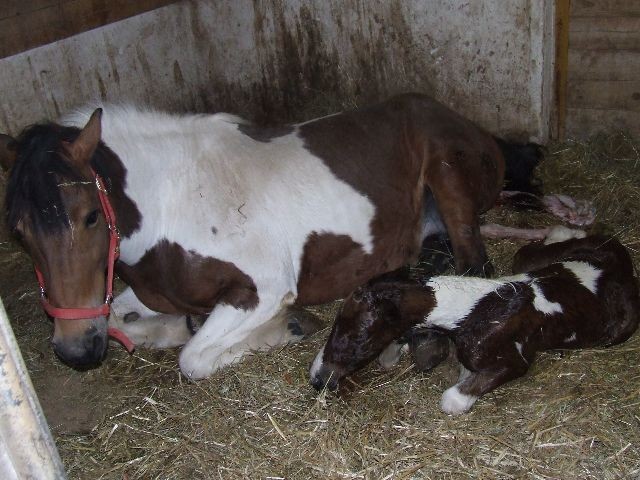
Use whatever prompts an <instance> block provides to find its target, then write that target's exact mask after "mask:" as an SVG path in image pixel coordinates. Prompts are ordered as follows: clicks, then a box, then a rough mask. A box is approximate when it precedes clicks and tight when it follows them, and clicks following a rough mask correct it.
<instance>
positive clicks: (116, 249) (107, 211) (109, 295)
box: [34, 169, 134, 353]
mask: <svg viewBox="0 0 640 480" xmlns="http://www.w3.org/2000/svg"><path fill="white" fill-rule="evenodd" d="M91 173H92V174H93V175H94V178H95V185H96V188H97V189H98V198H99V199H100V205H101V206H102V213H103V215H104V218H105V220H106V222H107V227H109V254H108V258H107V282H106V284H107V287H106V289H107V292H106V294H105V298H104V303H103V304H102V305H100V306H98V307H92V308H61V307H54V306H53V305H51V303H50V302H49V300H48V298H47V290H46V288H45V285H44V277H43V275H42V272H40V270H39V269H38V267H37V266H35V265H34V268H35V271H36V277H37V278H38V283H39V284H40V303H41V304H42V308H44V310H45V311H46V312H47V313H48V314H49V315H51V316H52V317H53V318H61V319H63V320H82V319H87V318H93V317H99V316H108V315H109V311H110V307H111V302H112V301H113V272H114V268H115V263H116V260H117V259H118V256H119V255H120V232H119V231H118V227H117V226H116V214H115V211H114V210H113V207H112V206H111V202H110V201H109V196H108V192H107V189H106V188H105V187H104V181H103V180H102V178H101V177H100V175H98V174H97V173H96V172H94V171H93V169H92V170H91ZM107 334H108V335H109V336H110V337H113V338H114V339H116V340H118V341H119V342H120V343H121V344H122V346H123V347H124V348H125V349H126V350H127V351H128V352H129V353H131V352H132V351H133V349H134V345H133V342H131V340H129V339H128V338H127V336H126V335H125V334H124V333H123V332H122V331H120V330H118V329H116V328H108V329H107Z"/></svg>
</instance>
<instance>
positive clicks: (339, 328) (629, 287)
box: [310, 236, 640, 415]
mask: <svg viewBox="0 0 640 480" xmlns="http://www.w3.org/2000/svg"><path fill="white" fill-rule="evenodd" d="M513 271H514V275H513V276H509V277H502V278H498V279H494V280H491V279H483V278H473V277H456V276H439V277H433V278H431V279H430V280H428V281H427V282H426V283H424V284H423V283H419V282H417V281H410V280H389V279H388V277H387V278H380V279H378V280H372V281H371V282H369V283H368V284H367V285H366V286H365V287H362V288H359V289H358V290H356V291H355V292H354V293H353V294H352V295H351V296H350V297H349V298H348V299H347V300H346V301H345V304H344V306H343V307H342V310H341V312H340V313H339V315H338V318H337V319H336V322H335V325H334V327H333V330H332V331H331V334H330V336H329V339H328V340H327V343H326V345H325V347H324V348H323V349H322V350H321V351H320V352H319V353H318V355H317V357H316V359H315V361H314V362H313V365H312V366H311V372H310V374H311V384H312V385H313V386H314V387H315V388H317V389H321V388H323V387H325V386H326V387H328V388H330V389H335V388H336V387H337V386H338V381H339V380H340V379H341V378H342V377H344V376H346V375H349V374H350V373H352V372H354V371H356V370H357V369H359V368H361V367H363V366H364V365H366V364H367V363H368V362H369V361H371V360H372V359H373V358H374V357H376V356H377V355H380V357H379V358H380V363H381V364H382V365H383V366H390V365H392V364H393V363H395V361H397V360H398V358H399V356H400V350H401V348H402V343H401V341H400V340H399V339H401V338H402V337H403V336H406V334H407V332H409V333H408V336H409V337H410V339H411V347H412V352H413V355H414V360H415V363H416V367H417V368H419V369H422V370H428V369H430V368H433V367H434V366H436V365H437V364H438V363H440V362H441V361H442V360H444V359H445V358H446V357H447V355H448V348H449V340H448V339H451V340H452V341H453V343H454V345H455V348H456V354H457V358H458V360H459V361H460V364H461V365H460V378H459V379H458V383H456V384H455V385H454V386H452V387H451V388H449V389H448V390H446V391H445V392H444V395H443V396H442V401H441V407H442V410H443V411H444V412H446V413H449V414H454V415H455V414H460V413H464V412H466V411H468V410H469V409H470V408H471V407H472V405H473V404H474V403H475V401H476V400H477V399H478V398H479V397H481V396H482V395H484V394H485V393H487V392H490V391H491V390H493V389H495V388H497V387H498V386H500V385H502V384H504V383H506V382H508V381H510V380H513V379H515V378H518V377H521V376H522V375H524V374H525V373H526V372H527V370H528V369H529V367H530V366H531V364H532V362H533V360H534V358H535V355H536V352H538V351H542V350H548V349H560V348H562V349H565V348H586V347H596V346H609V345H614V344H617V343H620V342H623V341H625V340H626V339H627V338H629V337H630V336H631V334H632V333H633V332H634V331H635V330H636V328H637V327H638V320H639V316H638V314H639V311H640V299H639V296H638V283H637V280H636V278H635V277H634V273H633V264H632V262H631V258H630V256H629V254H628V252H627V250H626V249H625V248H624V247H623V246H622V245H621V244H620V242H618V241H617V240H616V239H613V238H610V237H604V236H590V237H586V238H581V239H578V238H571V239H569V240H566V241H560V242H556V243H548V242H547V244H544V243H536V244H530V245H527V246H525V247H523V248H521V249H520V250H519V251H518V253H517V254H516V257H515V260H514V265H513ZM525 272H526V273H525ZM447 337H448V338H447ZM385 347H386V350H384V351H383V349H385ZM381 352H382V354H381Z"/></svg>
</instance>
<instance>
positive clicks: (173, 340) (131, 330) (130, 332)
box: [109, 287, 193, 348]
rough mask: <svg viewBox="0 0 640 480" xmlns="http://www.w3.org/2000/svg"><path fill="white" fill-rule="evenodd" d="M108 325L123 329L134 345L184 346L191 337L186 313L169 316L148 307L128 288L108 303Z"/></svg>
mask: <svg viewBox="0 0 640 480" xmlns="http://www.w3.org/2000/svg"><path fill="white" fill-rule="evenodd" d="M109 327H111V328H117V329H118V330H120V331H122V332H123V333H124V334H125V335H126V336H127V337H128V338H129V340H131V341H132V342H133V344H134V345H136V346H145V347H149V348H170V347H177V346H180V345H184V344H185V343H187V342H188V341H189V340H190V339H191V337H192V336H193V332H192V331H191V329H190V328H189V324H188V322H187V318H186V317H185V315H169V314H164V313H158V312H154V311H153V310H150V309H149V308H147V307H146V306H145V305H144V304H143V303H142V302H141V301H140V300H139V299H138V297H136V295H135V293H134V292H133V290H132V289H131V287H127V289H126V290H124V291H123V292H122V293H121V294H120V295H118V296H117V297H116V298H115V299H114V300H113V303H112V304H111V314H110V315H109Z"/></svg>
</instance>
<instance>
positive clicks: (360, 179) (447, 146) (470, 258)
mask: <svg viewBox="0 0 640 480" xmlns="http://www.w3.org/2000/svg"><path fill="white" fill-rule="evenodd" d="M299 133H300V136H301V137H302V138H303V140H304V142H305V146H306V148H307V149H308V150H309V151H310V152H311V153H313V154H314V155H316V156H317V157H319V158H321V159H322V160H323V161H324V162H325V164H326V165H327V166H328V167H329V168H330V169H331V171H332V172H333V173H334V175H336V177H338V178H339V179H340V180H342V181H344V182H346V183H347V184H349V185H351V186H352V187H353V188H354V189H356V190H357V191H359V192H361V193H362V194H363V195H366V196H367V198H369V199H370V200H371V202H372V203H373V204H374V205H375V208H376V215H375V217H374V220H373V222H372V224H371V230H372V234H373V238H374V246H375V249H374V252H373V254H372V255H371V258H370V259H369V261H368V262H366V263H364V264H363V266H365V265H366V266H367V268H368V269H369V270H368V273H367V274H366V275H365V278H367V279H368V278H372V277H374V276H375V275H377V274H379V273H382V272H383V271H391V270H395V269H397V268H399V267H401V266H402V265H404V264H406V263H409V262H412V261H415V260H416V259H417V255H418V253H419V251H420V244H421V241H422V238H421V234H422V227H423V216H424V204H425V193H426V192H427V191H428V190H431V192H432V193H433V195H434V197H435V199H436V202H437V206H438V209H439V211H440V213H441V215H442V217H443V220H444V223H445V225H446V227H447V231H448V233H449V236H450V238H451V242H452V244H453V249H454V254H455V257H456V270H457V271H458V273H465V272H467V271H471V272H472V273H482V272H483V271H485V263H486V253H485V250H484V245H483V242H482V239H481V237H480V233H479V219H478V215H479V214H480V213H482V212H484V211H486V210H488V209H489V208H491V207H492V206H493V204H494V203H495V200H496V198H497V196H498V193H499V192H500V190H501V188H502V183H503V178H504V171H505V165H504V158H503V156H502V153H501V151H500V148H499V147H498V145H497V144H496V142H495V140H494V139H493V137H492V136H491V135H489V134H488V133H487V132H485V131H484V130H482V129H481V128H479V127H477V126H476V125H474V124H473V123H472V122H471V121H469V120H467V119H465V118H464V117H461V116H460V115H458V114H456V113H455V112H453V111H452V110H450V109H448V108H447V107H445V106H444V105H442V104H440V103H438V102H437V101H435V100H433V99H431V98H429V97H426V96H423V95H418V94H407V95H401V96H397V97H394V98H392V99H391V100H389V101H387V102H384V103H381V104H378V105H374V106H372V107H369V108H365V109H361V110H357V111H353V112H346V113H342V114H339V115H334V116H330V117H325V118H321V119H318V120H316V121H313V122H309V123H306V124H303V125H301V126H300V127H299ZM363 165H366V166H367V168H362V166H363ZM390 191H392V192H394V194H393V195H389V192H390ZM310 241H314V242H315V243H317V245H314V250H316V251H318V252H319V253H320V254H321V255H324V256H327V255H328V252H329V251H330V249H331V247H332V245H331V242H330V243H328V244H327V246H326V247H325V249H326V251H325V252H322V251H320V249H321V245H320V243H319V242H318V241H317V239H314V238H313V237H312V238H310ZM305 257H306V256H305ZM380 258H383V259H385V261H386V263H387V265H386V267H385V268H386V270H385V269H382V268H380V262H379V261H378V260H377V259H380ZM485 273H489V272H488V271H487V272H485ZM298 286H299V289H304V288H305V285H304V284H303V283H301V282H299V285H298Z"/></svg>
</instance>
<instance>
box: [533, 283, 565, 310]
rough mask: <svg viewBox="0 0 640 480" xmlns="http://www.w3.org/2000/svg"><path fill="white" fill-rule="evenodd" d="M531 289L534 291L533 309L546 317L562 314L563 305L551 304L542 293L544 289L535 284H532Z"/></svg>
mask: <svg viewBox="0 0 640 480" xmlns="http://www.w3.org/2000/svg"><path fill="white" fill-rule="evenodd" d="M531 289H532V290H533V294H534V298H533V307H534V308H535V309H536V310H538V311H539V312H541V313H544V314H545V315H553V314H554V313H562V312H563V310H562V305H560V304H559V303H557V302H550V301H549V300H547V298H546V297H545V296H544V293H542V289H541V288H540V286H539V285H538V284H536V283H535V282H531Z"/></svg>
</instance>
